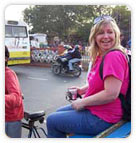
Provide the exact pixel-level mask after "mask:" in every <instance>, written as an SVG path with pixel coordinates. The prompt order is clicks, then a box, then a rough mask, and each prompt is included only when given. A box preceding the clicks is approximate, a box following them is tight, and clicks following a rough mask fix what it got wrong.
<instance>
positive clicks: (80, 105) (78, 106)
mask: <svg viewBox="0 0 136 143" xmlns="http://www.w3.org/2000/svg"><path fill="white" fill-rule="evenodd" d="M82 101H83V99H77V100H75V101H73V102H72V104H71V106H72V107H73V109H75V110H77V111H79V110H82V109H84V104H83V102H82Z"/></svg>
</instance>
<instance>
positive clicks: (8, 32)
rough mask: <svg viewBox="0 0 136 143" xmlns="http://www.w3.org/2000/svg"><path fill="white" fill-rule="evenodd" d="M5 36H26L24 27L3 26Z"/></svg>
mask: <svg viewBox="0 0 136 143" xmlns="http://www.w3.org/2000/svg"><path fill="white" fill-rule="evenodd" d="M5 36H6V37H12V38H13V37H19V38H26V37H28V35H27V31H26V27H24V26H20V27H18V26H6V27H5Z"/></svg>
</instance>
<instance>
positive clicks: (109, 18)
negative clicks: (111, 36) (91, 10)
mask: <svg viewBox="0 0 136 143" xmlns="http://www.w3.org/2000/svg"><path fill="white" fill-rule="evenodd" d="M103 20H111V21H114V19H113V18H112V17H111V16H109V15H102V16H99V17H97V18H95V19H94V23H93V24H94V25H95V24H98V23H100V22H101V21H103Z"/></svg>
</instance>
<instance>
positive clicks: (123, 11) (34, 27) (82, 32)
mask: <svg viewBox="0 0 136 143" xmlns="http://www.w3.org/2000/svg"><path fill="white" fill-rule="evenodd" d="M103 14H104V15H105V14H106V15H112V16H113V17H115V18H116V20H117V22H118V24H119V26H120V28H121V29H122V30H124V31H126V34H127V35H129V36H130V31H131V30H130V29H131V26H130V25H131V24H130V23H131V13H130V10H128V9H127V7H126V6H112V5H36V6H33V7H32V6H30V7H29V8H27V9H25V10H24V21H26V22H27V23H28V24H29V26H30V27H31V31H30V32H31V33H46V34H47V35H48V37H49V38H50V37H54V36H59V37H60V38H61V39H70V37H72V38H71V40H81V41H85V42H87V41H88V37H89V33H90V29H91V27H92V25H93V20H94V18H96V17H97V16H100V15H103ZM128 26H129V27H128Z"/></svg>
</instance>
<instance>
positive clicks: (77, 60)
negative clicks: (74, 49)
mask: <svg viewBox="0 0 136 143" xmlns="http://www.w3.org/2000/svg"><path fill="white" fill-rule="evenodd" d="M79 61H81V59H78V58H74V59H71V60H69V61H68V67H69V70H73V66H72V64H73V63H76V62H79Z"/></svg>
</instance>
